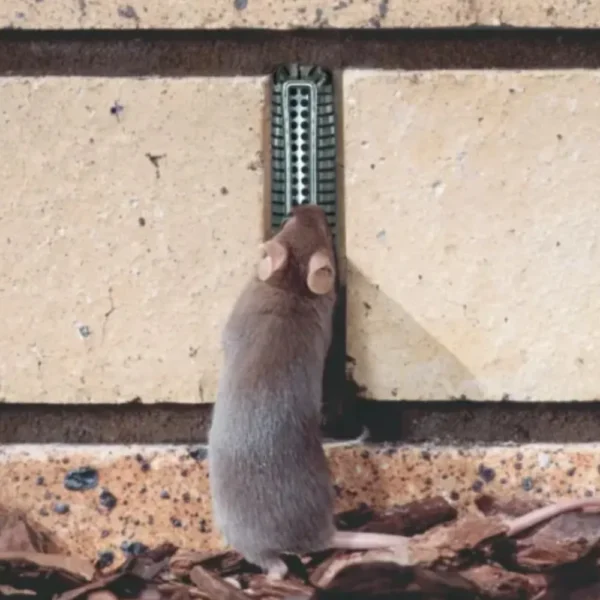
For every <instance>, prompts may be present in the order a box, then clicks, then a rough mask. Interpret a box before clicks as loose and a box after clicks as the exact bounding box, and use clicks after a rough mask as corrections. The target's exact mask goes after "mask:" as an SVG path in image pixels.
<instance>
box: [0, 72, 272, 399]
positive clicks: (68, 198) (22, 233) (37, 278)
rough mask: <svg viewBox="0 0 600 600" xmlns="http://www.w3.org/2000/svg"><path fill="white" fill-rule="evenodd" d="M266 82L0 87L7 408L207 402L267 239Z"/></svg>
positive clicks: (12, 81) (1, 360)
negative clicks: (226, 329)
mask: <svg viewBox="0 0 600 600" xmlns="http://www.w3.org/2000/svg"><path fill="white" fill-rule="evenodd" d="M263 83H264V82H263V80H262V79H261V78H237V79H234V78H232V79H228V78H214V79H211V78H206V79H194V78H189V79H117V78H115V79H94V78H89V79H88V78H78V77H69V78H40V79H21V78H7V79H4V80H0V111H1V115H2V116H1V127H2V139H3V143H2V144H1V145H0V180H1V181H2V186H3V197H2V202H1V203H0V245H1V247H2V261H3V262H2V264H3V267H2V269H1V270H0V314H2V316H3V318H2V319H0V397H1V398H2V400H3V401H5V402H45V403H62V402H80V403H93V402H96V403H99V402H123V401H128V400H131V399H133V398H136V397H139V398H141V400H142V401H143V402H158V401H170V402H203V401H212V400H213V396H214V392H215V387H216V378H217V364H218V362H219V337H220V328H221V326H222V322H223V320H224V318H225V317H226V314H227V312H228V311H229V310H230V308H231V303H232V301H233V299H234V298H235V296H236V294H237V293H238V291H239V289H240V288H241V286H242V285H243V284H244V282H245V281H246V278H247V277H248V276H249V273H250V272H251V269H252V268H253V260H254V256H255V252H256V250H255V248H256V245H257V244H258V243H259V241H260V239H261V235H262V231H263V221H262V215H263V174H262V164H261V144H262V128H263V96H264V89H263V87H264V86H263ZM115 102H117V103H118V105H119V106H122V107H123V108H122V110H120V111H117V114H112V113H111V107H113V106H115ZM153 161H154V163H155V164H153Z"/></svg>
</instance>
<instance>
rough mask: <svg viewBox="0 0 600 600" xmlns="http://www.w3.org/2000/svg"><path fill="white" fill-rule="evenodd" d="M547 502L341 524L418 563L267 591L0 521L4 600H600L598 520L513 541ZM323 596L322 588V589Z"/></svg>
mask: <svg viewBox="0 0 600 600" xmlns="http://www.w3.org/2000/svg"><path fill="white" fill-rule="evenodd" d="M539 506H540V505H539V504H537V505H534V504H532V503H529V502H527V503H525V502H522V501H515V500H512V501H502V500H501V499H498V498H493V497H491V496H481V497H480V498H479V499H478V500H477V503H476V507H475V508H476V510H474V511H470V513H469V514H467V515H464V516H460V517H459V516H458V515H457V512H456V510H455V509H454V508H453V507H452V506H451V505H449V504H448V503H447V502H446V501H445V500H444V499H443V498H441V497H435V498H428V499H424V500H422V501H419V502H413V503H410V504H407V505H404V506H399V507H395V508H393V509H390V510H388V511H386V512H383V513H379V514H376V513H375V512H374V511H373V510H371V509H370V508H369V507H365V506H363V507H361V508H359V509H357V510H355V511H351V512H347V513H343V514H340V515H338V516H337V521H338V527H340V528H342V529H350V530H364V531H379V532H387V533H396V534H402V535H407V536H411V556H412V557H413V560H412V563H413V565H412V566H402V565H399V564H397V562H394V560H395V559H394V555H393V553H392V552H391V551H381V550H379V551H369V552H343V551H329V552H324V553H320V554H319V555H311V556H306V557H303V558H302V559H300V558H293V559H292V558H290V560H289V565H290V569H291V575H290V576H289V578H287V579H286V580H285V581H282V582H279V583H270V582H268V581H267V580H266V578H265V577H264V575H262V574H261V573H260V572H259V571H258V570H257V569H256V568H254V567H253V566H252V565H249V564H248V563H246V562H245V561H244V560H243V559H242V558H241V557H240V556H239V555H238V554H237V553H235V552H221V553H209V552H194V551H190V550H184V549H179V548H176V547H175V546H173V545H171V544H162V545H161V546H158V547H156V548H153V549H146V548H145V547H143V546H141V545H140V547H139V548H137V549H136V552H137V554H135V555H130V556H129V557H128V559H127V560H126V561H125V562H124V563H123V564H121V565H119V566H118V567H111V566H108V567H106V566H105V565H104V564H103V560H104V559H103V558H102V557H101V558H100V559H99V561H98V562H97V563H96V564H93V563H91V562H90V561H88V560H86V559H83V558H79V557H76V556H66V555H64V554H61V553H60V552H59V551H58V549H57V546H55V544H54V543H53V541H52V539H51V538H50V537H49V536H48V535H47V534H45V533H43V532H41V531H39V530H36V529H35V528H34V527H32V526H31V525H30V524H29V523H28V521H27V517H26V516H25V515H19V514H15V513H7V512H3V513H0V597H7V598H10V599H11V600H21V599H27V600H31V599H35V598H43V599H46V598H47V599H49V600H50V599H52V600H86V599H89V600H120V599H132V600H133V599H138V600H161V599H165V600H194V599H200V600H248V598H258V599H262V600H276V599H277V600H283V599H286V600H292V599H293V600H300V599H301V598H311V599H312V600H317V599H319V600H335V599H348V600H351V599H357V600H358V599H361V600H363V599H364V600H384V599H385V600H391V599H392V598H394V599H399V600H409V599H410V600H417V599H419V600H425V599H427V600H459V599H464V600H475V599H490V600H492V599H494V600H533V599H535V600H597V599H600V568H599V564H598V560H599V557H600V514H599V513H598V512H582V511H579V512H570V513H564V514H561V515H559V516H556V517H554V518H553V519H550V520H548V521H545V522H544V523H542V524H540V525H539V526H537V527H535V528H533V529H530V530H528V531H525V532H522V533H521V534H519V535H517V536H511V535H510V523H511V520H512V519H513V518H515V517H518V516H520V515H523V514H526V513H527V512H529V511H531V510H533V509H535V508H538V507H539ZM317 588H319V589H317Z"/></svg>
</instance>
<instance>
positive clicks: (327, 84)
mask: <svg viewBox="0 0 600 600" xmlns="http://www.w3.org/2000/svg"><path fill="white" fill-rule="evenodd" d="M271 83H272V89H271V229H272V231H273V232H275V231H276V230H277V229H279V227H280V226H281V224H282V223H283V221H285V219H286V217H287V216H288V215H289V213H290V211H291V210H292V208H293V207H294V206H295V205H297V204H317V205H318V206H321V207H322V208H323V210H324V211H325V213H326V214H327V220H328V222H329V225H330V227H331V229H332V231H333V234H334V236H336V234H337V181H336V159H337V142H336V117H335V102H334V88H333V77H332V74H331V72H329V71H327V70H326V69H323V68H321V67H317V66H306V65H286V66H282V67H279V68H278V69H277V70H276V71H275V73H274V74H273V77H272V82H271Z"/></svg>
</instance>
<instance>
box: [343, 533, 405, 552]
mask: <svg viewBox="0 0 600 600" xmlns="http://www.w3.org/2000/svg"><path fill="white" fill-rule="evenodd" d="M407 544H408V538H405V537H403V536H401V535H387V534H385V533H369V532H367V531H336V532H335V533H334V534H333V538H332V541H331V547H332V548H338V549H340V550H379V549H381V548H395V547H397V546H403V547H406V546H407Z"/></svg>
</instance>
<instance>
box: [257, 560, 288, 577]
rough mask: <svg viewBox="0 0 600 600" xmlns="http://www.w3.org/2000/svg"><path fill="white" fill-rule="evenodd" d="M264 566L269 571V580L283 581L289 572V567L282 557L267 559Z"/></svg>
mask: <svg viewBox="0 0 600 600" xmlns="http://www.w3.org/2000/svg"><path fill="white" fill-rule="evenodd" d="M263 568H264V570H265V571H266V573H267V579H268V580H269V581H281V580H282V579H284V578H285V576H286V575H287V573H288V567H287V565H286V564H285V562H283V560H281V559H280V558H273V559H271V560H268V561H265V562H264V564H263Z"/></svg>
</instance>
